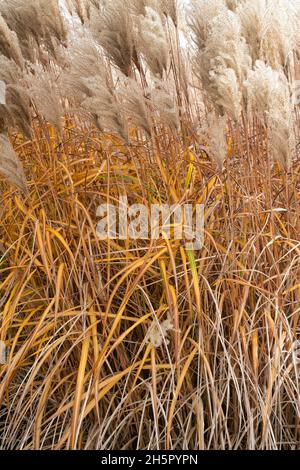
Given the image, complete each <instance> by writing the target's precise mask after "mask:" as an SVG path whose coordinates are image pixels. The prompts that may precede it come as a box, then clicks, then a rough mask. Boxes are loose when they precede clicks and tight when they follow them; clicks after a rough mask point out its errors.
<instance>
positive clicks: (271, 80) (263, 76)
mask: <svg viewBox="0 0 300 470" xmlns="http://www.w3.org/2000/svg"><path fill="white" fill-rule="evenodd" d="M245 87H246V89H247V92H248V97H249V106H250V107H251V110H252V112H256V113H257V114H258V116H259V119H260V121H261V123H262V125H263V126H265V127H266V129H267V131H268V138H269V146H270V148H271V150H272V152H273V155H274V158H275V160H278V161H280V163H281V164H282V165H283V166H284V167H285V168H286V169H288V168H289V166H290V161H291V155H292V153H293V151H294V146H295V139H294V132H293V105H292V100H291V98H290V89H289V83H288V80H287V78H286V76H285V75H284V73H283V72H282V71H278V70H273V69H272V68H271V67H270V66H268V65H266V64H265V63H264V62H262V61H257V62H256V64H255V67H254V70H252V71H250V72H249V76H248V79H247V81H246V82H245Z"/></svg>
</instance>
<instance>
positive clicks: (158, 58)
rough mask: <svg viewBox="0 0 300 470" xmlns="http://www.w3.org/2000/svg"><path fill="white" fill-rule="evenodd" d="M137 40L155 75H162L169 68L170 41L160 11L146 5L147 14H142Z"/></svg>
mask: <svg viewBox="0 0 300 470" xmlns="http://www.w3.org/2000/svg"><path fill="white" fill-rule="evenodd" d="M137 42H138V47H139V50H140V52H141V53H142V54H143V57H144V59H145V61H146V63H147V65H148V67H149V68H150V70H151V72H152V73H153V75H158V76H160V77H162V76H163V73H164V71H165V70H167V68H168V61H169V47H168V41H167V37H166V32H165V30H164V26H163V23H162V20H161V17H160V15H159V13H157V11H155V10H153V9H152V8H150V7H146V14H145V16H140V23H139V37H138V39H137Z"/></svg>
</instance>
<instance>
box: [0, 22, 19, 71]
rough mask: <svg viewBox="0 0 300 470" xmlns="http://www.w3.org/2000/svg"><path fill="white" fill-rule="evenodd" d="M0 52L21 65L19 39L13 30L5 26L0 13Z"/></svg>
mask: <svg viewBox="0 0 300 470" xmlns="http://www.w3.org/2000/svg"><path fill="white" fill-rule="evenodd" d="M0 54H2V55H4V56H5V57H7V58H8V59H12V60H14V61H15V62H16V64H18V65H19V67H23V63H24V61H23V56H22V53H21V49H20V45H19V41H18V38H17V35H16V33H15V32H14V31H11V30H10V29H9V27H8V26H7V24H6V22H5V21H4V18H3V17H2V15H1V13H0Z"/></svg>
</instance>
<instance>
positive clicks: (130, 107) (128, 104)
mask: <svg viewBox="0 0 300 470" xmlns="http://www.w3.org/2000/svg"><path fill="white" fill-rule="evenodd" d="M120 96H121V97H122V98H123V105H124V108H125V111H126V113H127V114H128V115H129V117H130V118H131V120H132V122H133V123H134V124H135V125H136V126H139V127H141V128H142V129H144V131H145V132H146V133H147V134H148V135H149V136H150V135H151V127H152V125H151V119H150V117H149V109H148V107H147V104H146V97H145V95H144V92H143V89H142V87H141V86H140V85H139V84H138V83H137V82H136V81H135V80H133V79H127V81H126V84H125V86H124V87H123V88H122V90H121V92H120Z"/></svg>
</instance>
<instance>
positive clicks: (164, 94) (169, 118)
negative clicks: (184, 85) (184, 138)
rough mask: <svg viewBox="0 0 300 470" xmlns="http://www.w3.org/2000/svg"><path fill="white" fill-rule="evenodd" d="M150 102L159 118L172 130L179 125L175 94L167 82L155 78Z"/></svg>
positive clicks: (175, 129) (176, 128)
mask: <svg viewBox="0 0 300 470" xmlns="http://www.w3.org/2000/svg"><path fill="white" fill-rule="evenodd" d="M150 93H151V98H152V103H153V105H154V107H155V109H156V111H157V112H158V115H159V117H160V120H161V121H162V122H163V123H164V124H166V125H167V126H169V127H170V128H171V129H173V130H174V131H177V130H178V129H179V126H180V121H179V112H178V108H177V105H176V99H175V96H174V94H173V96H172V93H171V91H170V88H169V87H168V84H167V83H166V82H163V81H162V80H155V87H154V88H153V89H152V90H151V92H150Z"/></svg>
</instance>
